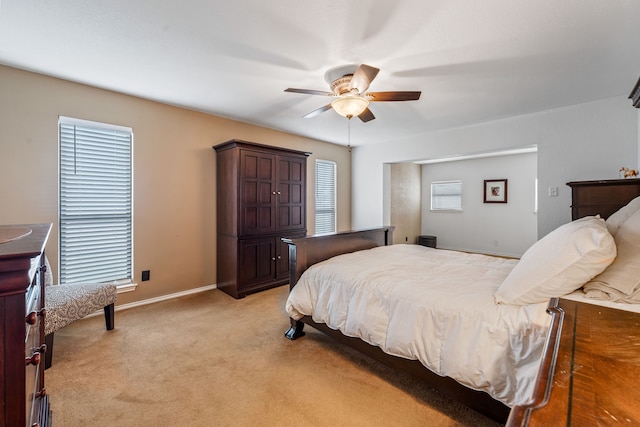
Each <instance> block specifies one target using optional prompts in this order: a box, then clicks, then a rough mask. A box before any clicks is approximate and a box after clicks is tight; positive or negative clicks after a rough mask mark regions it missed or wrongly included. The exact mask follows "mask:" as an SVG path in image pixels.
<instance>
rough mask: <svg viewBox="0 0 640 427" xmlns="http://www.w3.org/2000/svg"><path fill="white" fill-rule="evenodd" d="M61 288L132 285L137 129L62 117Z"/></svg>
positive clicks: (60, 124) (60, 136) (60, 135)
mask: <svg viewBox="0 0 640 427" xmlns="http://www.w3.org/2000/svg"><path fill="white" fill-rule="evenodd" d="M59 141H60V212H59V215H60V241H59V243H60V260H59V261H60V269H59V275H60V278H59V283H101V282H115V283H118V284H125V283H131V278H132V270H133V221H132V153H133V151H132V144H133V132H132V129H131V128H127V127H122V126H115V125H109V124H104V123H96V122H89V121H86V120H79V119H74V118H69V117H60V121H59Z"/></svg>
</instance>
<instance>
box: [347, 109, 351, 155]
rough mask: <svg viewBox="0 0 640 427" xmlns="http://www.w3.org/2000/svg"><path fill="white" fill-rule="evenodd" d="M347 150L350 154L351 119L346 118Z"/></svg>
mask: <svg viewBox="0 0 640 427" xmlns="http://www.w3.org/2000/svg"><path fill="white" fill-rule="evenodd" d="M347 149H348V150H349V152H351V117H347Z"/></svg>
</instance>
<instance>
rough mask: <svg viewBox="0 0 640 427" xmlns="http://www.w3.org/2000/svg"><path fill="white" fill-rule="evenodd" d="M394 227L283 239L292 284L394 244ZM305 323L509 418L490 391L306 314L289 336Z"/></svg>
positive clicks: (293, 322) (481, 409)
mask: <svg viewBox="0 0 640 427" xmlns="http://www.w3.org/2000/svg"><path fill="white" fill-rule="evenodd" d="M393 229H394V227H392V226H389V227H381V228H376V229H371V230H363V231H348V232H344V233H336V234H330V235H321V236H320V235H319V236H308V237H302V238H298V239H283V241H284V242H286V243H288V244H289V275H290V287H291V288H293V287H294V286H295V285H296V284H297V283H298V279H299V278H300V276H301V275H302V273H304V271H305V270H306V269H307V268H309V267H310V266H312V265H313V264H316V263H318V262H321V261H324V260H326V259H329V258H332V257H334V256H337V255H342V254H345V253H350V252H355V251H358V250H364V249H371V248H373V247H376V246H386V245H391V244H392V233H393ZM305 324H308V325H309V326H311V327H313V328H315V329H318V330H319V331H322V332H324V333H325V334H327V335H329V336H331V337H332V338H334V339H336V340H338V341H340V342H342V343H344V344H346V345H348V346H350V347H352V348H355V349H356V350H358V351H359V352H361V353H363V354H366V355H367V356H369V357H371V358H373V359H375V360H378V361H380V362H382V363H384V364H386V365H388V366H390V367H392V368H394V369H397V370H398V371H401V372H406V373H409V374H410V375H413V376H415V377H417V378H419V379H421V380H422V381H424V382H425V383H426V384H428V385H429V386H431V387H432V388H433V389H435V390H437V391H438V392H439V393H440V394H442V395H444V396H447V397H449V398H452V399H454V400H457V401H459V402H461V403H463V404H465V405H466V406H469V407H470V408H472V409H475V410H476V411H478V412H481V413H483V414H485V415H487V416H489V417H491V418H493V419H495V420H497V421H499V422H501V423H504V422H505V421H506V420H507V417H508V415H509V407H507V406H506V405H504V404H503V403H501V402H498V401H496V400H494V399H493V398H491V396H489V395H488V394H487V393H484V392H479V391H475V390H472V389H470V388H468V387H465V386H463V385H461V384H459V383H457V382H456V381H454V380H453V379H451V378H448V377H442V376H440V375H437V374H435V373H433V372H432V371H430V370H429V369H427V368H425V367H424V366H423V365H422V364H421V363H420V362H419V361H417V360H408V359H404V358H400V357H396V356H390V355H388V354H386V353H384V352H383V351H382V350H381V349H380V348H379V347H377V346H372V345H369V344H367V343H365V342H364V341H362V340H360V339H358V338H352V337H347V336H345V335H343V334H342V333H340V332H339V331H335V330H333V329H331V328H329V327H328V326H327V325H325V324H323V323H316V322H314V321H313V320H312V318H311V317H310V316H304V317H303V318H302V319H300V320H293V319H291V327H290V328H289V329H288V330H287V331H286V332H285V336H286V337H287V338H289V339H291V340H295V339H297V338H299V337H301V336H303V335H304V332H303V329H304V325H305Z"/></svg>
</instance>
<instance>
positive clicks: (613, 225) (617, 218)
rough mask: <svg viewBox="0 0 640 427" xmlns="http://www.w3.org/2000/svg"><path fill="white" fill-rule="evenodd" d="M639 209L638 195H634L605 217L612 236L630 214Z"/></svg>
mask: <svg viewBox="0 0 640 427" xmlns="http://www.w3.org/2000/svg"><path fill="white" fill-rule="evenodd" d="M638 210H640V196H638V197H636V198H635V199H633V200H632V201H630V202H629V203H627V204H626V205H625V206H623V207H621V208H620V209H618V210H617V211H615V212H614V213H613V214H611V216H609V218H607V228H608V229H609V233H611V235H612V236H613V237H616V233H617V232H618V229H619V228H620V227H621V226H622V224H624V223H625V221H626V220H628V219H629V218H630V217H631V215H633V214H634V213H636V211H638Z"/></svg>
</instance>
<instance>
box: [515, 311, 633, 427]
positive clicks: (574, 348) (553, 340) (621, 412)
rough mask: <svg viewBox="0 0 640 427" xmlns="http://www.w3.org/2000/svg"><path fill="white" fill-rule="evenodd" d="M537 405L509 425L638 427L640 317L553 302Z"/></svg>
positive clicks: (526, 408) (521, 410)
mask: <svg viewBox="0 0 640 427" xmlns="http://www.w3.org/2000/svg"><path fill="white" fill-rule="evenodd" d="M549 312H550V313H551V314H552V315H553V317H554V321H553V326H552V333H551V334H550V339H549V341H548V343H547V348H546V349H545V355H544V359H543V364H542V367H541V369H540V372H539V374H538V378H537V381H536V388H535V392H534V401H533V403H531V404H530V405H526V406H516V407H514V408H513V410H512V411H511V414H510V416H509V421H508V423H507V425H508V426H525V425H529V426H545V427H547V426H571V425H573V426H609V425H611V426H613V425H627V426H631V425H640V403H639V402H640V387H639V386H638V379H640V351H639V349H640V314H638V313H632V312H629V311H622V310H617V309H613V308H607V307H603V306H599V305H594V304H586V303H580V302H576V301H570V300H565V299H560V300H558V299H552V300H551V302H550V304H549Z"/></svg>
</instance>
